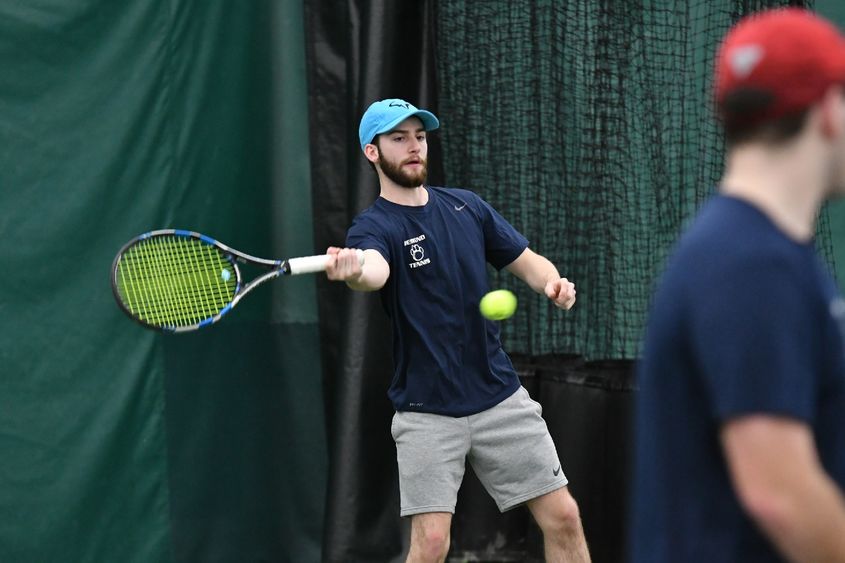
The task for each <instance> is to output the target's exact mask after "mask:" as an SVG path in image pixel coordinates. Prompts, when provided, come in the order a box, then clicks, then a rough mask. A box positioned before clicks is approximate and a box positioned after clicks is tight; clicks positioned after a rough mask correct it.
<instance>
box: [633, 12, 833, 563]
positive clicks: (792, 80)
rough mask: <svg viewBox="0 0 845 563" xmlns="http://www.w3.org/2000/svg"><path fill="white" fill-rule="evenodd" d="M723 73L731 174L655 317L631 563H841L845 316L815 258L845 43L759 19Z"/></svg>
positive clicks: (694, 230) (691, 234)
mask: <svg viewBox="0 0 845 563" xmlns="http://www.w3.org/2000/svg"><path fill="white" fill-rule="evenodd" d="M715 70H716V72H715V79H714V84H715V92H714V93H715V100H716V106H717V109H718V113H719V115H720V117H721V121H722V124H723V127H724V134H725V140H726V143H727V161H726V168H725V171H724V175H723V177H722V179H721V183H720V187H719V192H720V193H719V194H718V195H715V196H714V197H713V198H712V199H711V200H710V201H709V202H707V203H706V205H705V206H704V207H703V209H701V211H700V212H699V214H698V216H697V217H696V219H695V221H694V222H693V223H692V224H691V226H690V227H689V228H688V229H687V231H686V232H685V234H684V235H683V236H682V238H681V239H680V241H679V243H678V245H677V247H676V248H675V250H674V253H673V256H672V258H671V259H670V260H669V262H668V265H667V267H666V270H665V272H664V274H663V276H662V280H661V282H660V284H659V288H658V290H657V292H656V295H655V296H654V300H653V303H652V310H651V317H650V319H649V323H648V329H647V331H646V333H647V334H646V338H645V345H644V352H643V360H642V362H641V364H640V366H639V370H638V378H639V387H640V391H639V394H638V411H637V412H638V414H637V428H636V438H637V444H636V463H635V468H636V478H635V480H634V486H633V491H634V495H633V504H632V509H633V510H632V513H631V516H632V521H631V530H632V534H633V535H632V538H631V540H632V544H631V545H632V558H631V560H632V561H633V562H635V563H646V562H648V563H661V562H677V561H684V562H686V563H695V562H701V563H713V562H716V561H718V562H720V563H729V562H743V563H745V562H761V561H783V560H788V561H796V562H797V561H802V562H807V563H820V562H828V563H830V562H837V561H839V562H845V501H843V486H845V343H843V339H845V301H843V299H842V297H841V296H840V295H839V292H838V290H837V288H836V284H835V283H834V280H833V279H832V277H831V274H830V273H829V271H828V268H827V266H826V265H825V264H824V263H823V262H822V261H821V260H820V259H819V257H818V256H817V254H816V251H815V249H814V244H813V238H814V235H815V232H816V218H817V216H818V214H819V210H820V208H821V206H822V204H823V203H824V202H825V201H826V200H828V199H830V198H833V197H834V196H840V195H842V194H843V193H845V89H843V84H845V39H843V37H842V36H841V35H840V33H839V31H837V30H836V28H834V26H833V25H831V24H830V23H829V22H827V21H825V20H823V19H820V18H819V17H817V16H815V15H813V14H812V13H810V12H807V11H803V10H799V9H796V8H789V9H778V10H774V11H766V12H761V13H758V14H756V15H752V16H750V17H748V18H746V19H744V20H742V21H740V22H739V23H738V24H737V25H736V26H735V27H733V28H732V29H731V30H730V31H729V32H728V34H727V35H726V36H725V38H724V40H723V42H722V44H721V46H720V48H719V52H718V55H717V64H716V69H715Z"/></svg>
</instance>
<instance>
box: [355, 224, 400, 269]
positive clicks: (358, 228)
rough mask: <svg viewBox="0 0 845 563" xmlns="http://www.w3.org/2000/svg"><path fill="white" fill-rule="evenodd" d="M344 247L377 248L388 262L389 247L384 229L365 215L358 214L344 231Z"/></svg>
mask: <svg viewBox="0 0 845 563" xmlns="http://www.w3.org/2000/svg"><path fill="white" fill-rule="evenodd" d="M346 247H347V248H359V249H361V250H371V249H372V250H378V251H379V254H381V255H382V256H383V257H384V259H385V260H386V261H387V263H388V264H389V263H390V250H389V249H390V247H389V246H388V244H387V240H386V237H385V234H384V230H383V229H380V228H378V225H377V224H376V223H375V222H373V221H372V220H370V219H368V218H366V217H362V216H358V217H356V218H355V220H354V221H353V222H352V226H351V227H349V230H348V231H347V232H346Z"/></svg>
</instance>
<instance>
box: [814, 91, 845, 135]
mask: <svg viewBox="0 0 845 563" xmlns="http://www.w3.org/2000/svg"><path fill="white" fill-rule="evenodd" d="M819 109H820V112H821V116H820V117H821V127H822V134H823V135H824V136H825V137H826V138H829V139H835V138H838V137H842V136H843V135H845V90H843V88H842V86H840V85H836V86H831V87H830V88H828V89H827V92H825V94H824V96H823V97H822V99H821V102H820V103H819Z"/></svg>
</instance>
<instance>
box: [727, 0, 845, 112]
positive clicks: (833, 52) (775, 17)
mask: <svg viewBox="0 0 845 563" xmlns="http://www.w3.org/2000/svg"><path fill="white" fill-rule="evenodd" d="M834 84H845V38H843V36H842V34H841V33H840V32H839V30H838V29H837V28H836V27H835V26H834V25H833V24H832V23H830V22H829V21H827V20H825V19H823V18H821V17H819V16H817V15H815V14H813V13H812V12H809V11H807V10H803V9H800V8H780V9H774V10H767V11H763V12H758V13H755V14H751V15H750V16H748V17H746V18H744V19H742V20H741V21H740V22H739V23H737V24H736V25H735V26H734V27H733V28H732V29H731V30H730V31H729V32H728V34H727V35H726V36H725V38H724V40H723V41H722V44H721V46H720V47H719V51H718V53H717V55H716V77H715V83H714V94H715V100H716V105H717V108H718V110H719V112H720V113H721V114H722V116H723V117H726V115H725V113H726V110H725V107H724V106H723V104H724V102H725V100H726V99H727V98H728V96H729V95H731V94H734V93H736V92H740V91H756V92H761V93H764V94H768V95H770V96H771V97H772V99H771V101H770V102H769V104H768V106H766V107H765V109H763V110H761V111H759V112H756V113H755V114H753V115H732V116H731V117H733V118H740V119H742V120H743V121H747V122H748V123H750V124H753V123H759V122H762V121H767V120H770V119H775V118H777V117H782V116H786V115H789V114H793V113H797V112H799V111H801V110H803V109H805V108H807V107H809V106H810V105H812V104H813V103H814V102H816V101H818V100H819V99H821V97H822V96H823V95H824V93H825V92H826V91H827V89H828V88H829V87H830V86H832V85H834Z"/></svg>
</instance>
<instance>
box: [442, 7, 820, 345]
mask: <svg viewBox="0 0 845 563" xmlns="http://www.w3.org/2000/svg"><path fill="white" fill-rule="evenodd" d="M785 4H787V2H776V1H774V2H772V1H770V2H762V1H761V2H736V1H733V2H730V1H724V0H679V1H677V2H666V1H665V0H639V1H638V0H626V1H625V2H595V1H593V0H572V1H568V2H559V1H555V0H547V1H527V0H514V1H511V2H441V3H440V4H439V6H438V14H437V18H438V38H437V56H438V72H439V89H440V106H439V117H440V118H441V120H442V128H441V132H440V135H441V139H442V144H443V153H444V157H443V159H444V170H445V174H446V178H447V181H448V184H449V185H451V186H454V187H467V188H470V189H473V190H474V191H476V192H478V193H479V194H480V195H482V196H483V197H485V198H486V199H487V200H488V201H489V202H490V203H491V204H492V205H493V206H494V207H496V208H497V209H498V210H499V211H500V212H501V213H502V214H503V215H504V216H505V217H506V218H508V219H509V220H510V221H511V222H512V223H513V224H514V225H515V226H516V227H517V228H518V229H519V230H521V231H522V232H523V233H525V235H526V236H527V237H528V238H529V240H530V241H531V247H532V248H533V249H534V250H536V251H538V252H540V253H541V254H543V255H545V256H547V257H548V258H549V259H551V260H552V261H553V262H554V263H555V264H557V265H558V268H559V269H560V270H561V273H562V274H563V275H565V276H567V277H569V278H570V279H571V280H572V281H574V282H575V283H576V286H577V290H578V299H579V301H578V303H577V305H576V307H575V308H574V309H573V310H572V311H570V312H568V313H563V312H561V311H559V310H556V309H553V308H552V307H551V306H550V305H549V304H548V302H547V301H546V300H545V299H544V298H542V297H540V296H536V295H533V294H531V292H530V291H529V290H528V289H527V288H526V287H525V286H524V285H523V284H521V283H520V282H518V280H516V279H515V278H514V277H513V276H511V275H509V274H507V273H504V274H496V278H495V280H494V286H495V287H505V288H509V289H512V290H514V291H516V292H517V293H518V296H519V299H520V306H519V309H518V310H517V313H516V315H515V316H514V317H513V319H511V320H510V321H508V322H506V323H503V325H502V326H503V334H504V338H505V342H506V345H507V347H508V349H509V350H510V351H512V352H518V353H527V354H535V355H538V354H548V353H576V354H583V355H584V356H586V357H587V358H589V359H615V358H633V357H636V355H637V352H638V343H639V339H640V337H641V332H642V328H643V324H644V320H645V315H646V311H647V308H648V301H649V298H650V294H651V291H652V287H653V283H654V280H655V275H656V274H657V273H658V272H659V269H660V267H661V265H662V263H663V261H664V258H665V256H666V254H667V251H668V250H669V249H670V248H671V245H672V243H673V242H674V240H675V239H676V237H677V235H678V233H679V231H680V229H681V227H682V226H683V224H684V222H685V221H686V220H687V219H688V218H690V217H691V216H692V215H693V214H694V212H695V210H696V209H697V208H698V206H699V204H700V203H701V202H702V200H703V199H704V198H705V197H706V196H707V195H709V194H711V193H712V192H713V190H714V187H715V186H714V185H715V183H716V182H717V181H718V179H719V177H720V175H721V172H722V156H723V146H722V141H721V137H720V132H719V130H718V126H717V124H716V122H715V121H714V119H713V116H712V114H711V107H710V104H709V88H710V70H711V68H712V60H713V56H714V52H715V49H716V46H717V44H718V41H719V39H720V38H721V36H722V35H723V34H724V32H725V31H726V30H727V28H728V27H729V26H730V24H731V23H732V22H734V21H735V20H736V19H738V18H739V17H740V16H741V15H744V14H746V13H748V12H750V11H753V10H756V9H759V8H761V7H765V6H776V5H785ZM792 4H795V2H792ZM806 4H807V3H804V5H806ZM493 123H495V124H496V127H495V129H494V128H492V127H491V124H493ZM820 230H821V236H820V241H821V243H822V244H821V246H822V248H823V252H824V253H825V255H826V256H827V257H829V258H830V257H831V256H832V253H831V250H830V248H831V245H830V236H829V225H828V222H827V220H826V219H824V218H823V220H822V222H821V224H820Z"/></svg>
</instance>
